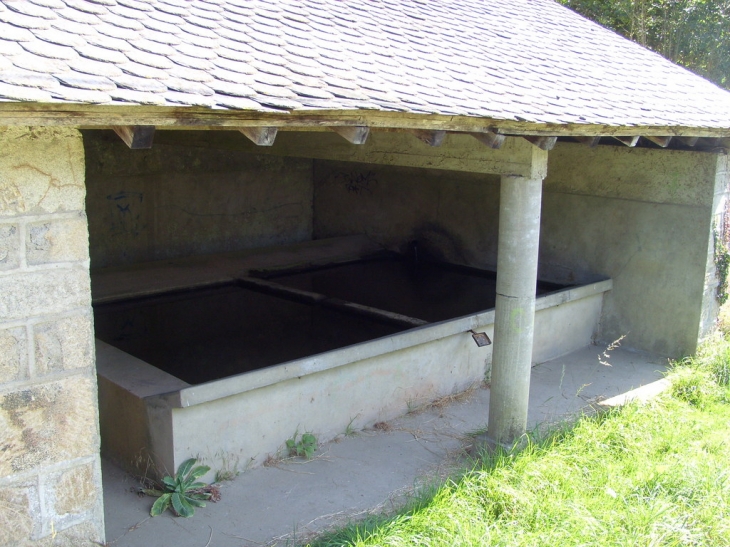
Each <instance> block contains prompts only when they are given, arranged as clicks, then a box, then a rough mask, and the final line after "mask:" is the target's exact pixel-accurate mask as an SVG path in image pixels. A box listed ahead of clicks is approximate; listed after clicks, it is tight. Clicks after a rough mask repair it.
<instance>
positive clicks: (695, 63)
mask: <svg viewBox="0 0 730 547" xmlns="http://www.w3.org/2000/svg"><path fill="white" fill-rule="evenodd" d="M558 2H560V3H561V4H563V5H565V6H568V7H570V8H572V9H574V10H575V11H577V12H578V13H580V14H581V15H584V16H586V17H588V18H589V19H592V20H594V21H596V22H597V23H600V24H601V25H603V26H605V27H608V28H610V29H613V30H615V31H616V32H618V33H619V34H622V35H623V36H626V37H627V38H630V39H631V40H634V41H635V42H638V43H640V44H642V45H644V46H646V47H648V48H650V49H652V50H654V51H656V52H657V53H659V54H661V55H663V56H664V57H666V58H667V59H669V60H671V61H674V62H675V63H678V64H680V65H682V66H685V67H687V68H689V69H690V70H692V71H694V72H696V73H698V74H700V75H702V76H704V77H705V78H707V79H709V80H711V81H713V82H715V83H716V84H718V85H720V86H722V87H725V88H728V89H730V0H558Z"/></svg>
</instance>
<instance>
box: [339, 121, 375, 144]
mask: <svg viewBox="0 0 730 547" xmlns="http://www.w3.org/2000/svg"><path fill="white" fill-rule="evenodd" d="M330 129H331V130H332V131H334V132H335V133H337V134H338V135H340V136H341V137H343V138H344V139H345V140H347V141H349V142H351V143H352V144H365V141H366V140H368V135H369V134H370V128H369V127H367V126H364V125H345V126H337V127H330Z"/></svg>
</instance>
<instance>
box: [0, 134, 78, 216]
mask: <svg viewBox="0 0 730 547" xmlns="http://www.w3.org/2000/svg"><path fill="white" fill-rule="evenodd" d="M84 171H85V167H84V146H83V141H82V138H81V133H80V132H79V131H77V130H75V129H67V128H28V127H11V128H0V217H2V216H14V215H24V214H29V213H41V214H42V213H55V212H59V211H82V210H83V209H84V197H85V195H86V189H85V186H84Z"/></svg>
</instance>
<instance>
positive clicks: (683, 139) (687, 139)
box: [677, 137, 700, 146]
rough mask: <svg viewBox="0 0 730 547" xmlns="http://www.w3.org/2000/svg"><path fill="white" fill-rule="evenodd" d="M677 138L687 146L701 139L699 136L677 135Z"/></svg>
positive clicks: (693, 144)
mask: <svg viewBox="0 0 730 547" xmlns="http://www.w3.org/2000/svg"><path fill="white" fill-rule="evenodd" d="M677 140H678V141H679V142H681V143H682V144H683V145H685V146H695V145H696V144H697V141H699V140H700V138H699V137H677Z"/></svg>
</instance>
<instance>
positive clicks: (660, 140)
mask: <svg viewBox="0 0 730 547" xmlns="http://www.w3.org/2000/svg"><path fill="white" fill-rule="evenodd" d="M644 138H645V139H647V140H650V141H651V142H653V143H654V144H656V145H657V146H661V147H662V148H666V147H667V146H669V143H670V142H671V141H672V137H644Z"/></svg>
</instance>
